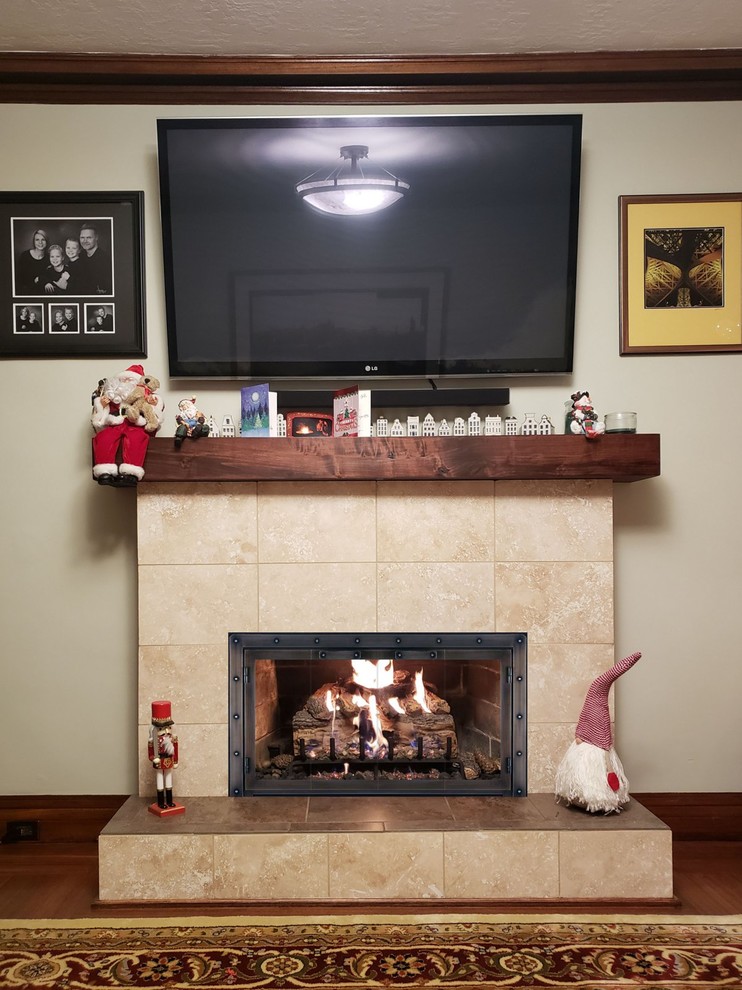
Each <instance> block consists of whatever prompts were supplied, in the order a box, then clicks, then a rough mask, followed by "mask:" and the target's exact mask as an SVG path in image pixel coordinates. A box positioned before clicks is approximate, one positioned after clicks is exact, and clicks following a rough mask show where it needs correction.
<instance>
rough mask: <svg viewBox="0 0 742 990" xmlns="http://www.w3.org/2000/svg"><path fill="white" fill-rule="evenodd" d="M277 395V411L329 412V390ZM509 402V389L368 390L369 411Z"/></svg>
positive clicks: (289, 391) (474, 406)
mask: <svg viewBox="0 0 742 990" xmlns="http://www.w3.org/2000/svg"><path fill="white" fill-rule="evenodd" d="M276 391H277V392H278V408H279V409H280V410H294V411H299V410H303V411H306V412H310V411H311V412H328V411H329V412H332V397H333V394H334V393H333V391H332V390H329V391H328V390H327V389H310V390H306V391H293V390H292V389H282V388H280V387H278V388H277V389H276ZM509 402H510V389H509V388H430V389H425V388H393V389H386V388H371V408H372V409H397V408H399V409H423V408H428V407H430V408H433V407H440V406H463V407H464V408H466V409H471V410H477V409H480V408H481V407H482V406H507V405H508V404H509Z"/></svg>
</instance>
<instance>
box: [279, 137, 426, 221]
mask: <svg viewBox="0 0 742 990" xmlns="http://www.w3.org/2000/svg"><path fill="white" fill-rule="evenodd" d="M340 157H341V158H342V159H343V161H342V162H341V163H340V164H339V165H337V166H336V167H335V168H334V169H333V170H332V171H331V172H330V174H329V175H327V174H326V173H325V171H324V169H318V170H317V171H316V172H313V173H312V174H311V175H308V176H307V177H306V179H302V180H301V182H297V184H296V191H297V193H298V194H299V195H300V196H301V198H302V199H303V200H304V202H305V203H307V204H308V205H309V206H311V207H312V208H313V209H315V210H319V211H320V212H321V213H329V214H331V215H332V216H362V215H363V214H365V213H378V212H379V210H385V209H386V208H387V207H388V206H391V205H392V204H393V203H396V202H397V201H398V200H400V199H401V198H402V197H403V196H404V194H405V193H406V192H407V191H408V190H409V188H410V184H409V182H405V180H404V179H399V178H398V177H397V176H396V175H393V174H392V173H391V172H389V171H388V170H387V169H385V168H382V167H381V166H380V165H374V164H373V163H372V162H370V161H369V158H368V145H365V144H346V145H344V146H343V147H342V148H341V149H340Z"/></svg>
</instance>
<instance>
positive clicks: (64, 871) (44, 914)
mask: <svg viewBox="0 0 742 990" xmlns="http://www.w3.org/2000/svg"><path fill="white" fill-rule="evenodd" d="M673 855H674V877H675V895H676V897H677V898H678V900H679V905H678V907H677V909H676V911H675V912H673V913H676V914H678V915H679V916H680V915H718V914H742V842H720V841H679V840H676V841H675V842H674V843H673ZM97 890H98V853H97V844H96V843H95V842H58V843H57V842H51V843H36V842H20V843H17V844H15V845H2V846H0V917H2V918H86V917H87V918H105V917H145V916H155V917H156V916H163V915H171V916H172V915H193V914H196V913H197V914H200V915H219V914H230V915H235V914H239V913H240V911H239V908H238V907H235V906H232V907H229V908H218V907H208V906H203V905H198V906H197V907H194V906H190V907H189V906H185V907H184V906H181V907H179V908H178V909H177V910H171V909H168V908H163V906H162V905H159V906H157V907H149V906H136V907H131V906H126V907H102V906H98V905H96V904H95V900H96V897H97ZM440 910H441V908H440V907H437V906H436V905H435V904H433V903H431V905H430V912H431V913H435V912H436V911H438V912H440ZM474 910H475V909H474ZM539 910H544V909H539ZM558 910H559V908H558V906H556V905H555V906H553V907H551V911H552V912H554V911H558ZM609 910H611V909H609ZM487 911H488V912H489V911H491V912H493V913H496V908H493V907H492V906H491V905H489V906H488V908H487ZM249 913H250V914H253V915H255V914H256V913H258V912H256V911H255V909H254V907H253V906H251V908H250V912H249ZM277 913H286V914H299V913H307V914H311V913H317V909H316V908H312V909H309V908H305V909H304V911H301V909H295V908H292V909H291V910H285V911H283V912H279V911H278V910H277V908H276V906H275V905H271V904H268V905H266V908H265V914H277ZM385 913H391V910H390V908H389V907H388V906H387V908H385ZM417 913H420V912H417ZM521 913H522V911H521ZM568 913H570V914H574V913H576V912H575V911H574V910H570V911H569V912H568ZM581 913H587V912H586V911H584V912H581ZM590 913H597V912H596V911H595V909H592V910H591V911H590ZM613 913H616V912H615V906H614V908H613ZM621 913H626V912H625V911H622V912H621ZM631 913H637V914H640V913H642V914H647V913H653V912H652V911H651V909H644V910H643V911H641V912H639V911H636V912H631ZM654 913H667V912H666V911H665V912H657V911H655V912H654Z"/></svg>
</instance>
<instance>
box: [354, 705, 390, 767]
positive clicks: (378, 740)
mask: <svg viewBox="0 0 742 990" xmlns="http://www.w3.org/2000/svg"><path fill="white" fill-rule="evenodd" d="M358 735H359V744H360V745H361V747H363V749H364V752H365V754H366V756H370V757H371V759H376V758H378V757H383V756H386V754H387V752H388V747H387V743H386V739H385V738H384V735H383V733H382V731H381V717H380V715H379V709H378V706H377V703H376V695H375V694H372V695H371V696H370V697H369V699H368V710H367V711H366V710H365V709H364V710H363V711H362V712H361V714H360V717H359V724H358Z"/></svg>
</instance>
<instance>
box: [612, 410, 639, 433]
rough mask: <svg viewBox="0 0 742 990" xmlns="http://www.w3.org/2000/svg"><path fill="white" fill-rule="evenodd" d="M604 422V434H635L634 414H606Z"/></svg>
mask: <svg viewBox="0 0 742 990" xmlns="http://www.w3.org/2000/svg"><path fill="white" fill-rule="evenodd" d="M604 420H605V432H606V433H636V413H635V412H612V413H606V414H605V417H604Z"/></svg>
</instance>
